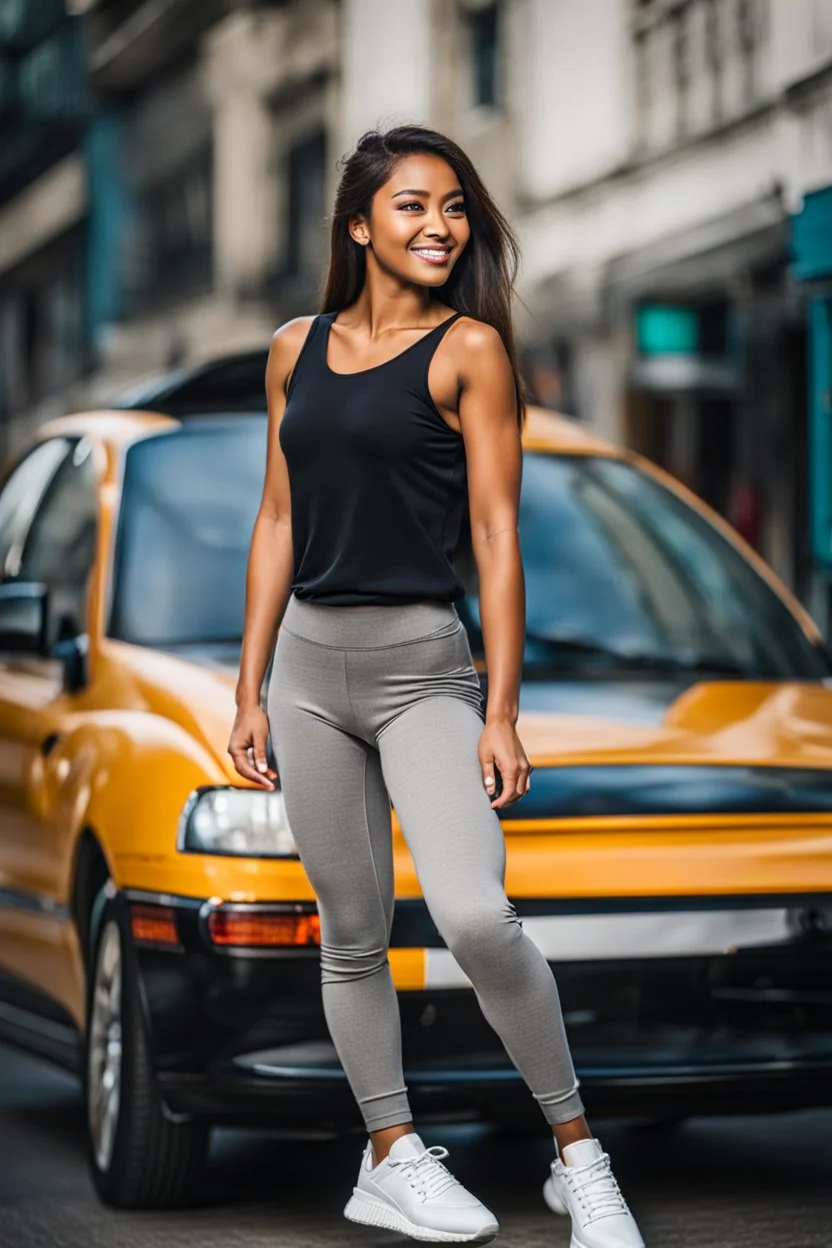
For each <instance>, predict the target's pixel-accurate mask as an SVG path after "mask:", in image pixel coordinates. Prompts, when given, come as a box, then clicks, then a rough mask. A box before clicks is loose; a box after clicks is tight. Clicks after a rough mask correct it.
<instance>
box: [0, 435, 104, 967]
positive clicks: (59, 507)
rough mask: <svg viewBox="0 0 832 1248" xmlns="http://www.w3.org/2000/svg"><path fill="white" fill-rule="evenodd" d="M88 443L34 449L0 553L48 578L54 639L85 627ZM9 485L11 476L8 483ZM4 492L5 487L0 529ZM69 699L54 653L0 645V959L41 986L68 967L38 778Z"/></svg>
mask: <svg viewBox="0 0 832 1248" xmlns="http://www.w3.org/2000/svg"><path fill="white" fill-rule="evenodd" d="M45 446H51V443H47V444H45ZM91 451H92V447H91V445H90V443H89V442H88V440H87V439H84V438H80V439H58V440H56V444H55V445H54V447H52V450H51V458H49V457H47V456H43V457H41V458H42V462H43V466H44V469H45V468H46V465H47V459H48V458H49V466H50V471H49V472H45V477H46V479H45V480H43V479H39V484H40V492H39V500H38V502H37V505H36V506H34V507H33V506H32V502H31V494H30V492H28V491H31V490H32V489H33V488H35V487H34V485H33V484H32V481H33V479H34V469H33V466H31V465H30V468H29V476H30V482H29V486H28V490H27V493H26V496H25V497H26V507H27V511H28V514H27V515H26V516H25V517H24V520H25V525H24V527H23V529H22V530H21V525H20V524H19V523H18V525H17V526H16V527H15V526H10V527H12V528H14V530H15V531H14V534H13V537H12V540H11V542H10V543H9V546H8V549H7V550H6V551H5V558H4V560H3V562H2V567H3V572H4V576H3V580H4V581H9V580H16V581H21V582H28V581H39V582H43V583H45V584H46V585H47V587H48V590H49V603H50V609H49V616H50V624H49V635H50V638H51V640H52V641H56V640H59V639H61V638H66V637H70V636H73V635H78V634H83V633H85V632H86V627H87V621H86V594H87V586H88V583H89V574H90V571H91V568H92V562H93V556H94V549H95V534H96V526H97V516H98V494H97V483H96V474H95V469H94V466H93V457H92V454H91ZM24 462H25V461H24ZM21 467H22V465H21ZM14 485H15V482H14V477H12V478H10V480H9V483H8V485H7V487H6V488H7V489H9V488H10V487H12V486H14ZM16 488H18V492H19V487H16ZM4 497H5V491H4V492H3V495H2V496H0V533H2V518H3V506H2V503H3V498H4ZM3 555H4V551H3V547H2V545H0V558H2V557H3ZM67 701H68V699H67V695H66V694H65V690H64V667H63V664H62V663H61V662H60V661H59V660H57V659H55V658H53V657H44V656H40V655H35V654H18V653H5V654H0V779H1V780H2V784H1V785H0V890H1V891H0V961H2V962H3V963H4V964H5V965H6V966H7V967H8V969H10V970H12V971H15V972H17V973H19V974H21V975H23V976H24V978H26V979H27V980H29V981H30V982H32V981H34V982H36V983H38V984H39V985H40V986H41V987H43V988H45V989H46V990H47V991H50V990H52V989H53V987H54V986H55V984H56V983H57V985H58V986H59V985H60V978H61V976H62V975H63V974H64V972H65V967H62V965H61V964H62V963H63V958H62V957H60V956H57V957H56V956H54V955H55V953H56V947H58V948H60V947H62V946H63V945H64V944H65V941H64V936H65V933H64V932H63V927H64V925H65V924H66V922H67V920H68V914H67V909H66V898H62V897H61V896H60V885H59V880H60V879H61V875H62V872H61V863H62V861H63V858H64V856H65V854H66V852H67V849H68V847H66V846H62V845H60V844H58V843H57V842H56V837H60V830H59V829H56V828H55V827H54V826H52V825H51V824H50V822H49V821H48V820H46V819H45V818H44V810H43V797H44V790H43V784H42V777H43V771H44V765H45V758H46V756H47V754H48V752H49V746H50V742H51V741H52V740H54V739H55V734H56V733H57V732H58V731H59V730H60V725H61V720H62V717H63V715H64V714H65V713H66V710H67Z"/></svg>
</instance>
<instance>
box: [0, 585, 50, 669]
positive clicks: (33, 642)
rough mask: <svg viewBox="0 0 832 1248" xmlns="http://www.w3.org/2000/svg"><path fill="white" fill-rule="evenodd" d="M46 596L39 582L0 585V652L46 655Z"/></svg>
mask: <svg viewBox="0 0 832 1248" xmlns="http://www.w3.org/2000/svg"><path fill="white" fill-rule="evenodd" d="M48 596H49V591H48V589H47V587H46V586H45V585H44V584H42V583H41V582H40V581H9V582H7V583H6V584H5V585H0V651H3V650H6V651H10V650H11V651H15V652H17V653H24V654H38V655H42V656H46V655H47V654H48V652H49V649H48V644H49V643H48V636H47V620H48V610H47V606H48V602H47V600H48Z"/></svg>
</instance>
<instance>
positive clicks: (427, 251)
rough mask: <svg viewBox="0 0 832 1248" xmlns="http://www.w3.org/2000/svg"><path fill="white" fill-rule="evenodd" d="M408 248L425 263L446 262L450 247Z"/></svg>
mask: <svg viewBox="0 0 832 1248" xmlns="http://www.w3.org/2000/svg"><path fill="white" fill-rule="evenodd" d="M410 250H411V251H412V252H413V253H414V255H417V256H418V257H419V259H420V260H424V261H425V262H426V263H427V264H446V263H447V261H448V259H449V257H450V254H451V248H450V247H411V249H410Z"/></svg>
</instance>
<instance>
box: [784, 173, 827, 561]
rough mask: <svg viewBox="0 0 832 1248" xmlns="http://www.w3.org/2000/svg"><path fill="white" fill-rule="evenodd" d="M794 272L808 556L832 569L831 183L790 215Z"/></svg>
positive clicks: (813, 194)
mask: <svg viewBox="0 0 832 1248" xmlns="http://www.w3.org/2000/svg"><path fill="white" fill-rule="evenodd" d="M791 241H792V269H791V271H792V276H793V277H795V278H796V279H797V280H798V281H800V282H805V283H807V293H808V295H809V299H808V328H809V482H810V490H811V494H810V515H811V540H812V556H813V559H814V561H815V563H816V564H820V565H823V566H824V567H826V568H827V569H830V570H832V187H826V188H825V189H824V190H821V191H815V192H813V193H812V194H811V195H807V196H806V197H805V199H804V201H803V207H802V208H801V211H800V212H799V213H797V214H796V215H795V216H794V217H793V218H792V239H791Z"/></svg>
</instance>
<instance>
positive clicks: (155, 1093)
mask: <svg viewBox="0 0 832 1248" xmlns="http://www.w3.org/2000/svg"><path fill="white" fill-rule="evenodd" d="M128 923H129V920H128V917H127V909H126V906H125V904H124V902H123V900H121V899H119V898H118V897H117V896H116V895H115V893H114V890H113V888H112V885H107V886H106V887H105V888H104V889H102V891H101V893H100V894H99V897H98V899H97V900H96V903H95V906H94V907H93V922H92V925H91V926H92V930H91V933H90V942H89V950H90V952H89V960H88V968H87V1017H86V1028H85V1045H84V1071H83V1076H84V1102H85V1107H86V1127H87V1132H86V1136H87V1155H88V1160H89V1166H90V1171H91V1174H92V1180H93V1183H94V1185H95V1189H96V1191H97V1192H98V1195H99V1197H100V1198H101V1200H102V1201H103V1202H104V1203H105V1204H107V1205H111V1206H112V1207H113V1208H116V1209H166V1208H174V1207H181V1206H183V1205H188V1204H192V1203H194V1201H195V1200H196V1199H197V1198H198V1195H199V1192H200V1190H201V1186H202V1184H201V1180H202V1176H203V1172H204V1168H205V1158H206V1154H207V1147H208V1135H209V1127H208V1124H206V1123H204V1122H199V1121H193V1120H189V1119H185V1120H179V1119H177V1118H174V1117H173V1116H172V1115H171V1114H170V1113H169V1111H168V1110H167V1109H166V1107H165V1106H164V1104H163V1102H162V1099H161V1096H160V1095H159V1090H158V1088H157V1085H156V1078H155V1074H154V1070H153V1064H152V1061H151V1055H150V1049H149V1045H148V1041H147V1033H146V1030H145V1023H144V1016H143V1011H142V1003H141V995H140V989H139V980H138V970H137V966H136V958H135V951H134V949H133V946H132V943H131V938H130V933H129V928H128ZM115 961H119V962H120V968H119V971H118V972H117V973H116V972H115V971H114V966H115ZM116 981H118V985H119V987H118V989H116V988H115V986H114V985H115V984H116ZM108 985H109V987H108ZM96 990H98V1009H97V1012H96V1010H95V1002H96ZM105 998H106V1002H107V1004H106V1005H105V1004H104V1001H105ZM105 1024H106V1026H105ZM103 1037H108V1042H107V1043H106V1045H105V1044H104V1043H103V1039H102V1038H103ZM115 1066H117V1069H118V1074H117V1076H116V1077H115V1078H114V1077H113V1069H114V1068H115ZM108 1071H109V1075H110V1078H109V1081H108V1080H107V1074H108ZM114 1082H115V1083H116V1084H117V1088H116V1094H115V1098H114V1100H113V1096H112V1093H110V1099H109V1101H108V1104H107V1106H106V1107H105V1106H104V1105H103V1099H104V1094H105V1090H106V1089H107V1088H111V1087H112V1085H113V1083H114ZM113 1106H114V1107H115V1108H113ZM102 1124H104V1125H102Z"/></svg>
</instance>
